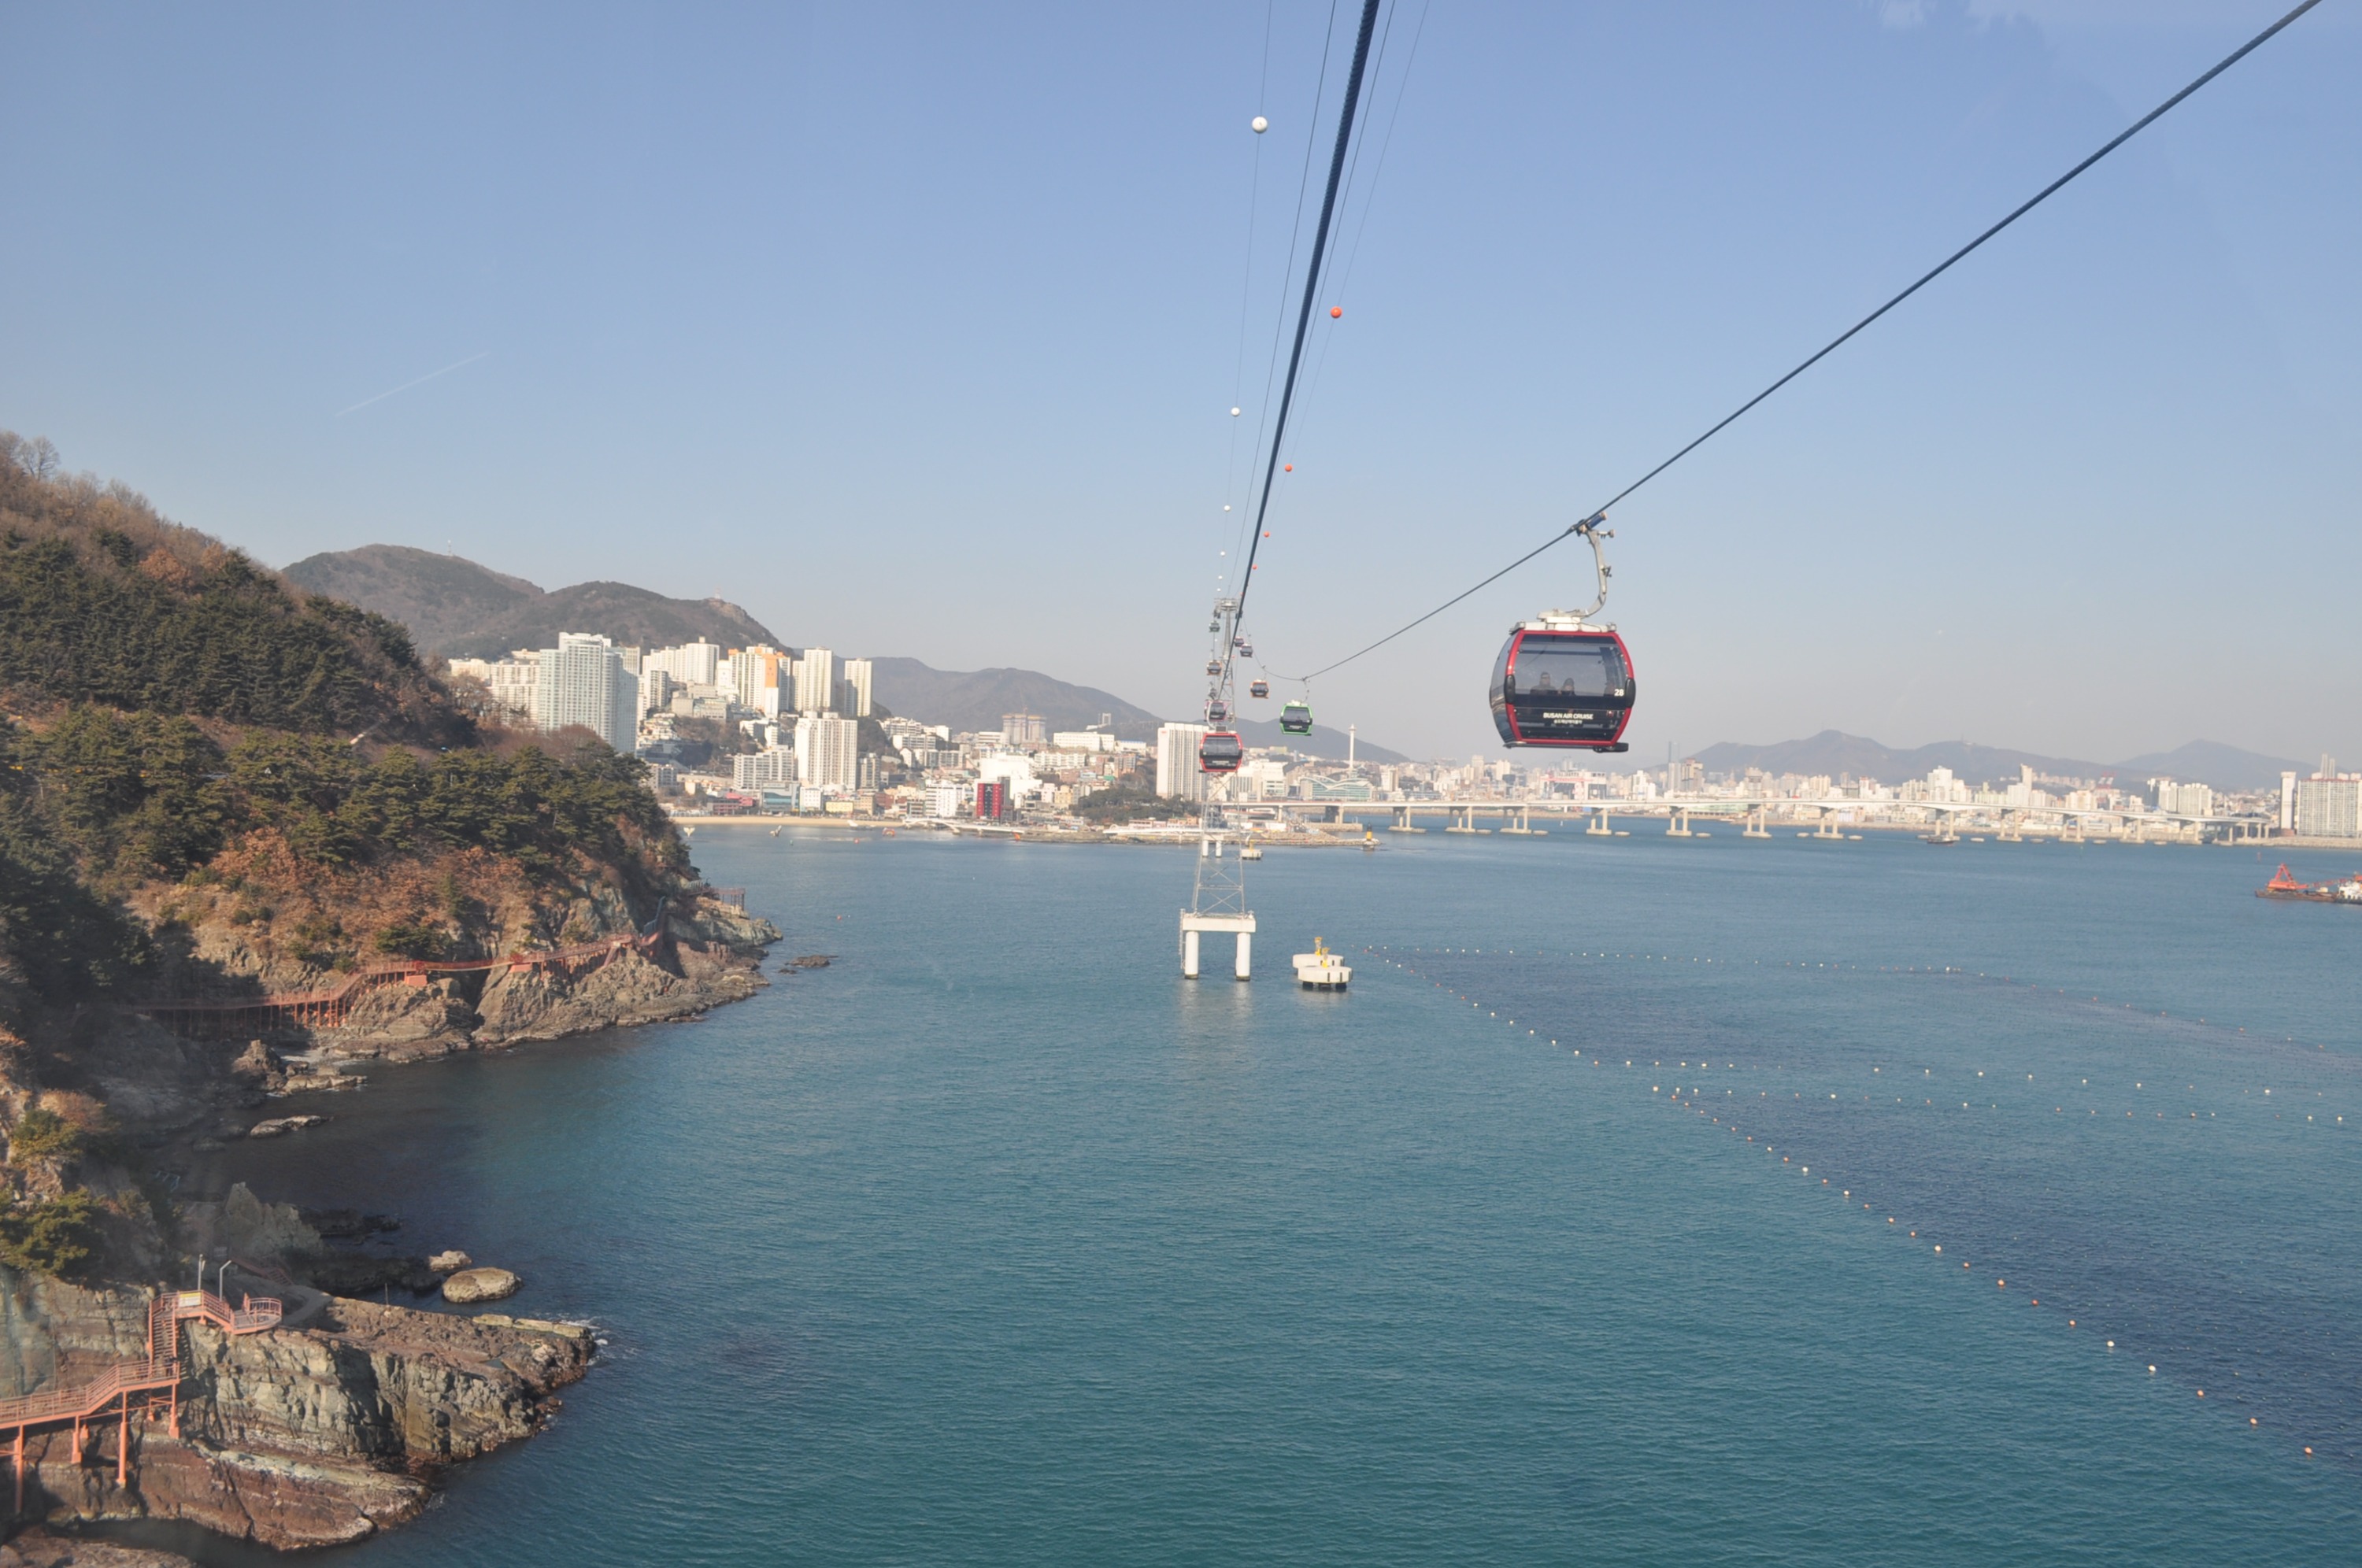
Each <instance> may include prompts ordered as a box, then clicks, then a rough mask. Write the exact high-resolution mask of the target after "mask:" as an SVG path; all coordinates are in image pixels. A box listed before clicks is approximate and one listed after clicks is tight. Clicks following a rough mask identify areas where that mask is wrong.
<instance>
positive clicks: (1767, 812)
mask: <svg viewBox="0 0 2362 1568" xmlns="http://www.w3.org/2000/svg"><path fill="white" fill-rule="evenodd" d="M1770 821H1771V807H1769V806H1758V807H1756V808H1755V809H1754V810H1753V811H1751V812H1748V813H1747V825H1746V826H1745V827H1743V828H1741V829H1740V830H1739V833H1738V836H1739V837H1741V838H1770V837H1771V827H1770V825H1769V823H1770Z"/></svg>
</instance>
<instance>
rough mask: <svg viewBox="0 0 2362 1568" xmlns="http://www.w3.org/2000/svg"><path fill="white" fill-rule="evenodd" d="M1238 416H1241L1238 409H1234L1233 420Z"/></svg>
mask: <svg viewBox="0 0 2362 1568" xmlns="http://www.w3.org/2000/svg"><path fill="white" fill-rule="evenodd" d="M1238 416H1239V411H1238V410H1237V409H1235V408H1234V409H1232V410H1231V418H1232V419H1236V418H1237V417H1238Z"/></svg>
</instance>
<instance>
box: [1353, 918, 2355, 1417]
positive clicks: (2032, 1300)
mask: <svg viewBox="0 0 2362 1568" xmlns="http://www.w3.org/2000/svg"><path fill="white" fill-rule="evenodd" d="M1363 951H1364V952H1365V953H1369V954H1370V955H1373V956H1374V957H1377V958H1378V959H1379V960H1380V962H1382V963H1384V964H1385V965H1387V966H1390V967H1392V968H1395V969H1396V970H1399V971H1401V972H1402V973H1404V974H1406V975H1408V976H1411V977H1415V978H1419V979H1425V980H1427V981H1428V982H1429V984H1430V985H1431V986H1433V987H1434V988H1437V989H1440V990H1444V991H1447V992H1448V993H1449V994H1450V995H1451V996H1452V997H1453V998H1454V999H1458V1000H1462V1001H1466V1002H1468V1003H1469V1005H1470V1006H1471V1007H1473V1008H1475V1009H1478V1010H1484V1011H1485V1012H1487V1014H1488V1015H1489V1016H1491V1017H1493V1018H1496V1019H1497V1018H1499V1017H1500V1016H1501V1013H1500V1010H1498V1009H1487V1008H1485V1003H1484V1001H1483V1000H1482V999H1476V998H1473V997H1470V996H1468V995H1466V994H1465V993H1462V992H1460V991H1456V990H1452V989H1451V988H1450V987H1449V986H1448V985H1446V983H1445V982H1443V981H1442V980H1440V979H1437V978H1435V977H1432V976H1429V975H1426V974H1423V973H1421V972H1420V971H1419V970H1418V968H1416V967H1415V966H1413V965H1412V964H1410V963H1408V962H1406V961H1405V960H1403V959H1400V958H1397V957H1396V956H1394V955H1393V950H1392V949H1391V948H1389V947H1365V948H1364V949H1363ZM1412 952H1413V953H1414V954H1415V955H1424V950H1423V949H1418V948H1414V949H1412ZM1440 954H1441V955H1448V956H1459V955H1480V956H1481V955H1485V954H1484V950H1483V949H1482V948H1475V949H1470V948H1458V949H1451V948H1446V949H1441V950H1440ZM1499 955H1501V954H1500V953H1499V952H1497V951H1496V954H1495V956H1499ZM1507 955H1509V956H1520V955H1518V953H1517V952H1516V950H1514V949H1511V950H1507ZM1522 956H1526V957H1529V958H1537V959H1539V958H1552V957H1556V956H1558V955H1557V954H1556V953H1555V952H1551V953H1539V952H1531V951H1529V952H1528V953H1526V954H1524V955H1522ZM1565 956H1567V957H1570V958H1573V957H1583V958H1593V957H1596V958H1599V959H1618V958H1620V959H1629V960H1635V961H1639V962H1645V963H1667V962H1673V961H1675V960H1674V959H1673V958H1672V956H1669V955H1655V954H1619V953H1608V952H1601V953H1598V954H1596V955H1594V954H1591V953H1575V952H1569V953H1567V954H1566V955H1565ZM1687 961H1688V962H1690V963H1694V964H1712V963H1715V962H1716V960H1715V959H1713V958H1709V957H1705V956H1702V955H1701V956H1692V957H1688V958H1687ZM1726 962H1727V961H1726ZM1750 964H1751V965H1752V966H1762V964H1761V961H1760V960H1751V961H1750ZM1783 966H1784V967H1791V968H1798V969H1803V968H1821V969H1829V968H1841V969H1849V970H1856V971H1860V970H1862V969H1863V968H1864V966H1859V965H1845V964H1837V965H1830V964H1826V963H1818V962H1815V961H1809V960H1804V961H1791V962H1789V963H1787V964H1785V965H1783ZM1869 972H1873V973H1898V972H1899V973H1926V974H1957V975H1966V974H1967V973H1968V971H1966V970H1964V969H1959V968H1956V967H1951V966H1946V967H1943V968H1941V969H1937V968H1934V967H1928V968H1924V969H1909V968H1905V969H1902V970H1897V969H1894V968H1893V967H1890V966H1869ZM1978 977H1979V978H1986V977H1985V976H1983V975H1982V974H1980V975H1979V976H1978ZM2036 989H2039V988H2038V987H2036ZM2058 994H2061V995H2064V994H2066V993H2065V992H2064V991H2060V992H2059V993H2058ZM2093 1000H2094V1001H2096V1000H2097V999H2096V998H2094V999H2093ZM2125 1005H2126V1006H2127V1007H2129V1006H2130V1004H2129V1003H2127V1004H2125ZM2158 1016H2160V1017H2164V1016H2167V1015H2166V1014H2165V1013H2163V1012H2162V1011H2161V1012H2160V1013H2159V1014H2158ZM1509 1022H1510V1023H1511V1024H1512V1026H1514V1025H1515V1024H1516V1022H1517V1021H1516V1020H1515V1019H1511V1020H1509ZM2201 1022H2202V1023H2203V1022H2204V1021H2203V1020H2201ZM2209 1027H2213V1028H2216V1029H2222V1028H2224V1026H2222V1025H2210V1026H2209ZM1526 1032H1527V1033H1528V1035H1529V1036H1539V1030H1537V1029H1534V1028H1529V1029H1528V1030H1527V1031H1526ZM2226 1032H2227V1031H2226ZM2238 1032H2240V1033H2244V1032H2245V1031H2244V1030H2241V1031H2238ZM1549 1043H1550V1044H1551V1045H1552V1046H1557V1045H1558V1044H1559V1041H1558V1040H1557V1039H1556V1038H1555V1037H1551V1039H1550V1041H1549ZM1570 1049H1571V1050H1572V1053H1573V1056H1574V1057H1575V1059H1576V1060H1577V1061H1578V1062H1580V1061H1583V1060H1584V1059H1585V1055H1586V1054H1585V1052H1584V1049H1583V1047H1581V1046H1579V1045H1578V1046H1574V1047H1571V1048H1570ZM1588 1059H1589V1061H1590V1064H1591V1065H1592V1066H1595V1067H1598V1066H1607V1065H1608V1064H1607V1062H1606V1058H1604V1057H1603V1056H1601V1055H1599V1054H1598V1053H1597V1052H1596V1051H1593V1052H1591V1053H1589V1054H1588ZM1637 1061H1638V1059H1637V1058H1629V1057H1628V1058H1626V1059H1625V1061H1624V1066H1625V1067H1627V1068H1628V1069H1630V1068H1635V1067H1636V1064H1637ZM1679 1065H1680V1066H1682V1067H1683V1068H1688V1067H1689V1066H1690V1064H1689V1063H1688V1062H1687V1061H1683V1062H1681V1063H1680V1064H1679ZM1650 1066H1651V1067H1652V1068H1656V1069H1662V1067H1663V1066H1664V1064H1663V1061H1662V1059H1661V1058H1660V1059H1657V1060H1655V1061H1652V1062H1651V1063H1650ZM1737 1068H1738V1063H1736V1062H1727V1063H1726V1070H1732V1069H1737ZM1761 1068H1762V1065H1761V1064H1760V1063H1757V1064H1753V1065H1751V1070H1761ZM1697 1070H1699V1071H1702V1072H1703V1071H1712V1070H1713V1068H1712V1064H1711V1063H1710V1062H1707V1061H1704V1060H1701V1061H1699V1062H1698V1063H1697ZM1771 1070H1773V1071H1781V1070H1784V1069H1783V1066H1782V1065H1781V1064H1778V1063H1774V1064H1772V1066H1771ZM1972 1070H1973V1071H1974V1073H1975V1076H1976V1077H1979V1078H1982V1077H1985V1070H1984V1069H1972ZM1871 1073H1872V1074H1873V1075H1882V1074H1883V1065H1882V1064H1878V1065H1873V1066H1872V1067H1871ZM1922 1076H1923V1077H1930V1078H1932V1077H1933V1076H1934V1069H1933V1068H1923V1069H1922ZM2026 1080H2027V1081H2028V1082H2029V1083H2032V1082H2035V1081H2036V1077H2035V1075H2034V1074H2031V1073H2029V1074H2027V1075H2026ZM2089 1086H2090V1079H2089V1078H2088V1077H2084V1078H2082V1079H2081V1087H2085V1088H2088V1087H2089ZM2134 1087H2135V1089H2136V1091H2140V1090H2145V1089H2146V1088H2147V1079H2145V1078H2136V1079H2135V1080H2134ZM2187 1087H2188V1088H2190V1089H2192V1090H2194V1089H2195V1088H2196V1086H2195V1085H2194V1084H2192V1085H2189V1086H2187ZM2241 1092H2242V1094H2253V1093H2254V1092H2255V1091H2254V1090H2253V1089H2252V1088H2250V1089H2243V1090H2242V1091H2241ZM2315 1092H2316V1098H2318V1097H2319V1093H2320V1091H2315ZM2270 1093H2271V1090H2270V1089H2269V1088H2265V1089H2264V1090H2263V1094H2264V1095H2266V1096H2268V1095H2269V1094H2270ZM1650 1095H1651V1096H1652V1097H1656V1096H1665V1098H1664V1099H1661V1101H1659V1103H1662V1104H1666V1105H1672V1106H1679V1107H1681V1108H1682V1109H1684V1110H1689V1111H1691V1112H1692V1113H1693V1114H1694V1115H1696V1116H1698V1117H1701V1118H1705V1119H1707V1120H1708V1121H1711V1122H1712V1123H1713V1124H1714V1125H1716V1126H1719V1127H1722V1128H1724V1129H1725V1130H1726V1131H1727V1132H1730V1133H1731V1134H1732V1135H1734V1136H1737V1137H1740V1138H1742V1139H1744V1141H1745V1142H1746V1143H1748V1144H1750V1145H1753V1146H1755V1147H1758V1148H1760V1149H1761V1150H1762V1151H1763V1153H1764V1154H1766V1155H1771V1154H1776V1153H1777V1150H1776V1149H1775V1148H1774V1147H1773V1146H1772V1145H1771V1143H1769V1142H1762V1143H1758V1141H1757V1139H1756V1137H1755V1136H1754V1135H1753V1134H1750V1133H1747V1132H1743V1131H1742V1130H1741V1128H1740V1127H1739V1125H1738V1122H1737V1121H1736V1120H1735V1119H1734V1120H1733V1121H1729V1122H1727V1123H1726V1122H1724V1121H1723V1119H1722V1118H1721V1117H1720V1116H1719V1115H1716V1114H1715V1113H1714V1111H1713V1110H1709V1109H1708V1108H1709V1106H1711V1105H1713V1104H1714V1102H1713V1101H1710V1100H1708V1101H1701V1100H1700V1099H1699V1098H1698V1095H1699V1090H1698V1088H1696V1086H1691V1085H1683V1084H1675V1085H1674V1086H1673V1088H1672V1092H1671V1094H1670V1095H1666V1091H1665V1089H1664V1087H1663V1085H1662V1084H1661V1083H1652V1084H1650ZM1724 1095H1725V1097H1726V1099H1730V1098H1733V1097H1734V1096H1735V1091H1733V1090H1731V1089H1725V1090H1724ZM1769 1097H1770V1091H1769V1090H1760V1091H1759V1092H1758V1098H1759V1099H1769ZM1794 1098H1796V1099H1802V1091H1797V1093H1796V1094H1795V1095H1794ZM1816 1098H1817V1097H1816ZM1829 1098H1830V1099H1832V1100H1835V1099H1838V1096H1837V1095H1836V1094H1834V1093H1832V1094H1831V1095H1830V1096H1829ZM1862 1099H1863V1101H1864V1102H1865V1103H1871V1097H1870V1096H1868V1095H1864V1096H1863V1097H1862ZM1893 1103H1895V1104H1905V1103H1906V1101H1905V1099H1904V1097H1902V1096H1895V1097H1893ZM1922 1105H1923V1107H1932V1106H1933V1105H1934V1100H1933V1099H1932V1097H1928V1098H1926V1099H1923V1100H1922ZM1961 1109H1963V1110H1970V1109H1972V1107H1971V1106H1970V1102H1968V1101H1962V1102H1961ZM1988 1109H1989V1110H2000V1109H2001V1107H2000V1106H1999V1104H1998V1102H1989V1104H1988ZM2058 1113H2063V1107H2061V1108H2058ZM2091 1114H2092V1115H2094V1116H2096V1115H2098V1114H2099V1112H2098V1110H2096V1109H2092V1110H2091ZM2133 1114H2134V1113H2133V1112H2132V1111H2130V1110H2126V1111H2125V1115H2126V1116H2127V1117H2128V1118H2129V1117H2131V1116H2133ZM2189 1115H2190V1118H2191V1120H2195V1119H2196V1118H2197V1115H2198V1113H2197V1112H2196V1111H2195V1110H2192V1111H2191V1112H2190V1113H2189ZM2207 1115H2208V1117H2209V1118H2210V1119H2212V1118H2214V1117H2215V1115H2216V1113H2215V1112H2214V1111H2212V1110H2210V1111H2208V1112H2207ZM2279 1115H2280V1113H2278V1112H2276V1113H2275V1116H2276V1118H2277V1117H2279ZM2155 1119H2156V1120H2158V1121H2162V1120H2163V1119H2164V1113H2163V1112H2162V1111H2159V1112H2156V1113H2155ZM2305 1120H2306V1121H2308V1122H2311V1121H2313V1118H2312V1116H2310V1115H2308V1116H2306V1118H2305ZM2344 1121H2345V1117H2344V1116H2343V1115H2337V1116H2335V1118H2334V1124H2343V1122H2344ZM1797 1158H1798V1156H1796V1155H1794V1154H1786V1155H1782V1156H1781V1157H1780V1163H1781V1165H1783V1166H1788V1167H1789V1168H1791V1169H1794V1170H1795V1171H1796V1173H1797V1174H1799V1175H1801V1176H1810V1175H1811V1174H1812V1167H1811V1166H1810V1165H1798V1164H1797V1163H1796V1161H1797ZM1819 1185H1820V1186H1821V1187H1824V1188H1826V1187H1828V1186H1830V1185H1831V1183H1830V1178H1829V1177H1827V1176H1823V1177H1821V1178H1820V1183H1819ZM1839 1193H1840V1196H1841V1197H1843V1198H1845V1199H1846V1200H1847V1201H1848V1206H1849V1207H1850V1206H1851V1202H1852V1201H1853V1200H1854V1198H1855V1196H1856V1195H1855V1193H1854V1191H1853V1189H1852V1188H1850V1187H1841V1188H1840V1189H1839ZM1861 1206H1862V1209H1863V1210H1864V1211H1865V1212H1869V1213H1871V1214H1872V1215H1873V1216H1874V1215H1875V1214H1876V1212H1877V1211H1876V1209H1873V1208H1872V1206H1871V1204H1870V1203H1869V1202H1868V1201H1867V1200H1863V1201H1862V1205H1861ZM1885 1225H1886V1227H1888V1228H1892V1229H1895V1230H1900V1231H1904V1233H1905V1235H1906V1237H1907V1239H1910V1240H1913V1241H1918V1240H1921V1239H1922V1238H1921V1236H1920V1232H1919V1231H1917V1230H1916V1229H1913V1228H1909V1227H1905V1226H1904V1225H1903V1224H1902V1222H1901V1220H1900V1217H1899V1216H1897V1215H1894V1214H1889V1215H1887V1216H1885ZM1927 1244H1928V1246H1929V1248H1930V1252H1929V1256H1930V1257H1931V1258H1934V1257H1939V1256H1941V1255H1942V1254H1943V1251H1944V1248H1943V1244H1942V1243H1941V1242H1935V1241H1933V1240H1932V1239H1927ZM1947 1261H1955V1260H1947ZM1957 1261H1959V1264H1960V1267H1961V1269H1962V1271H1963V1272H1967V1273H1970V1275H1971V1276H1972V1277H1973V1274H1974V1268H1973V1264H1972V1263H1971V1262H1970V1261H1969V1260H1957ZM1994 1286H1995V1288H1996V1289H1999V1290H2002V1291H2003V1292H2007V1291H2008V1289H2009V1282H2008V1278H2007V1276H2006V1275H1997V1276H1996V1277H1995V1279H1994ZM2021 1290H2022V1292H2023V1295H2024V1297H2025V1301H2026V1304H2027V1305H2028V1306H2029V1307H2031V1308H2036V1309H2040V1308H2041V1307H2042V1299H2041V1297H2039V1296H2038V1295H2036V1294H2035V1293H2034V1291H2033V1290H2031V1289H2026V1288H2025V1287H2023V1286H2021ZM2050 1310H2051V1311H2052V1312H2053V1316H2054V1319H2056V1318H2058V1316H2059V1315H2060V1314H2061V1313H2062V1312H2064V1310H2065V1309H2060V1308H2058V1306H2057V1304H2056V1303H2055V1302H2054V1304H2053V1307H2052V1308H2051V1309H2050ZM2064 1322H2065V1325H2066V1327H2067V1328H2069V1329H2070V1330H2081V1328H2083V1327H2084V1326H2085V1325H2083V1324H2082V1323H2081V1319H2080V1318H2079V1317H2078V1316H2075V1315H2072V1314H2068V1315H2066V1316H2065V1317H2064ZM2116 1348H2117V1346H2116V1342H2115V1341H2114V1340H2113V1339H2107V1340H2105V1342H2104V1346H2103V1349H2104V1351H2105V1352H2106V1353H2114V1351H2115V1350H2116ZM2157 1371H2158V1368H2157V1365H2156V1364H2154V1363H2150V1364H2147V1372H2148V1374H2149V1375H2156V1374H2157ZM2233 1376H2237V1374H2236V1373H2234V1374H2233ZM2195 1393H2196V1397H2199V1398H2201V1399H2202V1398H2204V1397H2206V1393H2205V1390H2204V1389H2202V1388H2201V1389H2197V1390H2196V1391H2195ZM2247 1424H2248V1426H2249V1428H2250V1429H2259V1428H2260V1425H2261V1422H2260V1419H2258V1418H2256V1417H2249V1418H2248V1421H2247ZM2303 1452H2304V1454H2305V1456H2306V1457H2308V1458H2309V1457H2311V1456H2312V1448H2311V1447H2310V1446H2305V1447H2304V1450H2303Z"/></svg>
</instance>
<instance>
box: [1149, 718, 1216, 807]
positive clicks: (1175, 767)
mask: <svg viewBox="0 0 2362 1568" xmlns="http://www.w3.org/2000/svg"><path fill="white" fill-rule="evenodd" d="M1205 738H1206V726H1205V725H1203V724H1164V725H1161V726H1159V727H1158V729H1157V731H1156V792H1157V793H1158V794H1160V795H1169V796H1171V797H1172V798H1173V799H1175V800H1176V801H1202V800H1204V799H1205V798H1206V774H1205V770H1204V769H1203V768H1201V767H1198V742H1199V741H1202V740H1204V739H1205Z"/></svg>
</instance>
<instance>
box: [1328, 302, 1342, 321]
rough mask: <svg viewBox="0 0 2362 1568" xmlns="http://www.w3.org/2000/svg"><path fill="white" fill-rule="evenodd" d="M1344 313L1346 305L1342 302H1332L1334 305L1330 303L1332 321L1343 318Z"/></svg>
mask: <svg viewBox="0 0 2362 1568" xmlns="http://www.w3.org/2000/svg"><path fill="white" fill-rule="evenodd" d="M1344 314H1345V307H1344V306H1343V305H1341V304H1332V305H1330V307H1329V319H1330V320H1331V321H1336V320H1339V319H1341V317H1342V316H1343V315H1344Z"/></svg>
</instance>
